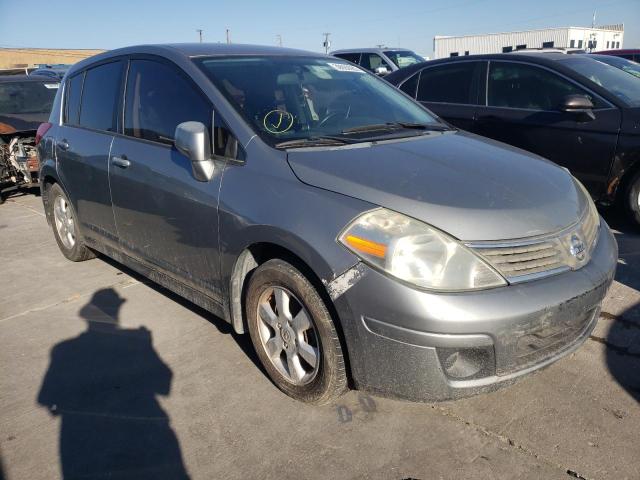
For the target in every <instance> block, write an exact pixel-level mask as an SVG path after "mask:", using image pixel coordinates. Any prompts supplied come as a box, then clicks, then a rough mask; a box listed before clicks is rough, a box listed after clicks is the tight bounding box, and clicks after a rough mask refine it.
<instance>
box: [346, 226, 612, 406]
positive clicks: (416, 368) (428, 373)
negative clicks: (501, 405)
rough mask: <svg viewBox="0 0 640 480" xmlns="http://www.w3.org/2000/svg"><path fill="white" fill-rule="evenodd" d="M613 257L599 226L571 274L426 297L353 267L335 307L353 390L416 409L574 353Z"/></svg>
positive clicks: (595, 310) (593, 316)
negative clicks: (413, 403)
mask: <svg viewBox="0 0 640 480" xmlns="http://www.w3.org/2000/svg"><path fill="white" fill-rule="evenodd" d="M617 257H618V249H617V245H616V242H615V239H614V238H613V235H612V234H611V231H610V230H609V228H608V226H607V225H606V223H605V222H604V220H602V228H601V229H600V233H599V240H598V244H597V246H596V249H595V250H594V252H593V255H592V258H591V260H590V262H589V263H588V264H587V265H586V266H584V267H583V268H581V269H580V270H577V271H571V272H566V273H563V274H560V275H556V276H552V277H547V278H544V279H540V280H535V281H531V282H527V283H522V284H518V285H510V286H507V287H500V288H495V289H491V290H484V291H477V292H465V293H433V292H425V291H421V290H417V289H414V288H411V287H409V286H406V285H403V284H402V283H400V282H398V281H396V280H393V279H391V278H389V277H387V276H385V275H383V274H382V273H380V272H378V271H376V270H373V269H371V268H368V267H365V266H363V265H359V266H358V275H355V276H353V278H354V279H355V280H353V281H351V282H350V283H351V286H350V287H349V288H348V289H346V291H344V292H343V293H341V294H340V295H339V296H338V297H337V298H334V304H335V306H336V309H337V312H338V316H339V317H340V320H341V324H342V328H343V330H344V332H345V339H346V342H347V348H348V351H349V362H350V366H351V372H352V376H353V379H354V382H355V384H356V387H357V388H360V389H363V390H369V391H373V392H376V393H379V394H383V395H387V396H395V397H401V398H407V399H411V400H420V401H434V400H448V399H454V398H460V397H464V396H469V395H473V394H476V393H480V392H484V391H490V390H494V389H496V388H498V387H500V386H504V385H507V384H510V383H512V382H514V381H515V380H516V379H518V378H520V377H522V376H524V375H526V374H528V373H531V372H533V371H535V370H538V369H540V368H542V367H544V366H546V365H549V364H551V363H553V362H554V361H556V360H558V359H559V358H561V357H562V356H564V355H567V354H568V353H570V352H572V351H574V350H576V349H577V348H578V347H579V346H580V345H581V344H582V343H583V342H584V341H585V340H586V339H587V338H588V337H589V334H590V333H591V331H592V330H593V328H594V326H595V324H596V323H597V321H598V316H599V312H600V304H601V303H602V300H603V298H604V296H605V294H606V292H607V289H608V288H609V286H610V285H611V282H612V281H613V277H614V274H615V269H616V263H617Z"/></svg>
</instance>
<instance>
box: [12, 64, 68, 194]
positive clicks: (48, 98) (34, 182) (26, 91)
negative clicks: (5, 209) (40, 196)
mask: <svg viewBox="0 0 640 480" xmlns="http://www.w3.org/2000/svg"><path fill="white" fill-rule="evenodd" d="M59 85H60V83H59V81H58V80H57V79H56V80H54V79H51V78H48V77H39V76H26V75H12V76H0V203H1V202H4V200H5V198H6V197H7V196H8V195H9V194H10V193H11V192H15V191H17V190H20V189H30V188H37V187H39V183H38V171H39V162H38V154H37V150H36V144H37V141H38V128H39V127H40V125H41V124H42V123H43V122H47V120H48V119H49V114H50V113H51V107H52V106H53V100H54V98H55V95H56V92H57V90H58V86H59Z"/></svg>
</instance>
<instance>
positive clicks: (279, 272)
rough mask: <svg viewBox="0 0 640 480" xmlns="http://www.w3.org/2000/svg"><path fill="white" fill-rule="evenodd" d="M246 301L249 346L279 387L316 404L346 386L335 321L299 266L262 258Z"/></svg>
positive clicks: (331, 396)
mask: <svg viewBox="0 0 640 480" xmlns="http://www.w3.org/2000/svg"><path fill="white" fill-rule="evenodd" d="M245 306H246V313H247V321H248V324H249V334H250V335H251V341H252V343H253V346H254V348H255V350H256V352H257V354H258V357H259V358H260V361H261V362H262V365H263V366H264V368H265V370H266V371H267V373H268V375H269V377H270V378H271V380H272V381H273V382H274V383H275V384H276V386H277V387H278V388H279V389H280V390H282V391H283V392H285V393H286V394H287V395H289V396H291V397H293V398H295V399H296V400H300V401H303V402H307V403H314V404H318V405H320V404H325V403H329V402H331V401H332V400H334V399H336V398H337V397H339V396H340V395H341V394H342V393H344V392H345V390H346V389H347V377H346V372H345V362H344V356H343V354H342V347H341V346H340V340H339V338H338V333H337V331H336V328H335V325H334V324H333V320H332V319H331V315H330V313H329V311H328V310H327V307H326V305H325V304H324V302H323V300H322V298H321V297H320V295H319V294H318V292H317V290H316V289H315V288H314V286H313V285H312V284H311V283H310V282H309V280H308V279H307V278H306V277H305V276H304V275H303V274H302V273H301V272H300V271H299V270H298V269H296V268H295V267H294V266H293V265H291V264H289V263H287V262H285V261H283V260H279V259H274V260H269V261H268V262H265V263H264V264H262V265H261V266H260V267H258V268H257V269H256V271H255V272H254V274H253V275H252V276H251V279H250V281H249V287H248V291H247V297H246V304H245Z"/></svg>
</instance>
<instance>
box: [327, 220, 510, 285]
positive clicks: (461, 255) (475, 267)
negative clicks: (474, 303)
mask: <svg viewBox="0 0 640 480" xmlns="http://www.w3.org/2000/svg"><path fill="white" fill-rule="evenodd" d="M338 240H339V241H340V243H342V244H343V245H344V246H345V247H347V248H348V249H349V250H351V251H352V252H353V253H355V254H356V255H358V256H359V257H360V258H361V259H362V260H363V261H365V262H366V263H368V264H370V265H371V266H373V267H376V268H378V269H380V270H383V271H385V272H386V273H388V274H390V275H393V276H394V277H396V278H398V279H400V280H403V281H405V282H408V283H411V284H413V285H416V286H418V287H421V288H426V289H433V290H444V291H460V290H474V289H479V288H489V287H497V286H501V285H506V284H507V282H506V281H505V279H504V278H502V277H501V276H500V275H499V274H498V273H497V272H496V271H495V270H493V269H492V268H491V267H489V265H487V264H486V263H485V262H484V261H483V260H482V259H480V258H479V257H478V256H476V255H475V254H474V253H473V252H471V251H470V250H468V249H467V248H466V247H465V246H463V245H462V244H461V243H459V242H458V241H456V240H455V239H453V238H451V237H450V236H448V235H446V234H445V233H443V232H441V231H439V230H436V229H435V228H433V227H430V226H429V225H427V224H425V223H422V222H420V221H418V220H414V219H413V218H410V217H407V216H405V215H402V214H400V213H396V212H393V211H390V210H386V209H384V208H381V209H377V210H373V211H370V212H366V213H364V214H362V215H360V216H359V217H357V218H356V219H355V220H353V222H351V223H350V224H349V226H348V227H347V228H346V229H345V230H344V232H343V233H342V234H341V235H340V237H339V238H338Z"/></svg>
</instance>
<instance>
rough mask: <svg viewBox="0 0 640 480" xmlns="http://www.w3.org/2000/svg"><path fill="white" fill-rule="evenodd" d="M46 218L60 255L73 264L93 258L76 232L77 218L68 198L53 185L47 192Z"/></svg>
mask: <svg viewBox="0 0 640 480" xmlns="http://www.w3.org/2000/svg"><path fill="white" fill-rule="evenodd" d="M47 195H48V199H47V209H48V210H49V211H48V212H47V216H48V217H49V218H50V219H51V226H52V227H53V235H54V237H55V238H56V242H57V243H58V247H59V248H60V251H61V252H62V254H63V255H64V256H65V257H67V258H68V259H69V260H71V261H73V262H84V261H85V260H89V259H91V258H94V257H95V254H94V253H93V251H92V250H90V249H89V248H88V247H87V246H86V245H85V244H84V242H83V241H82V236H81V235H80V231H79V230H78V222H77V221H76V219H77V218H78V217H77V215H76V212H75V209H74V208H73V205H72V203H71V202H70V201H69V198H68V197H67V195H66V194H65V193H64V190H62V188H60V185H58V184H57V183H54V184H53V185H52V186H51V187H50V188H49V189H48V191H47Z"/></svg>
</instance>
